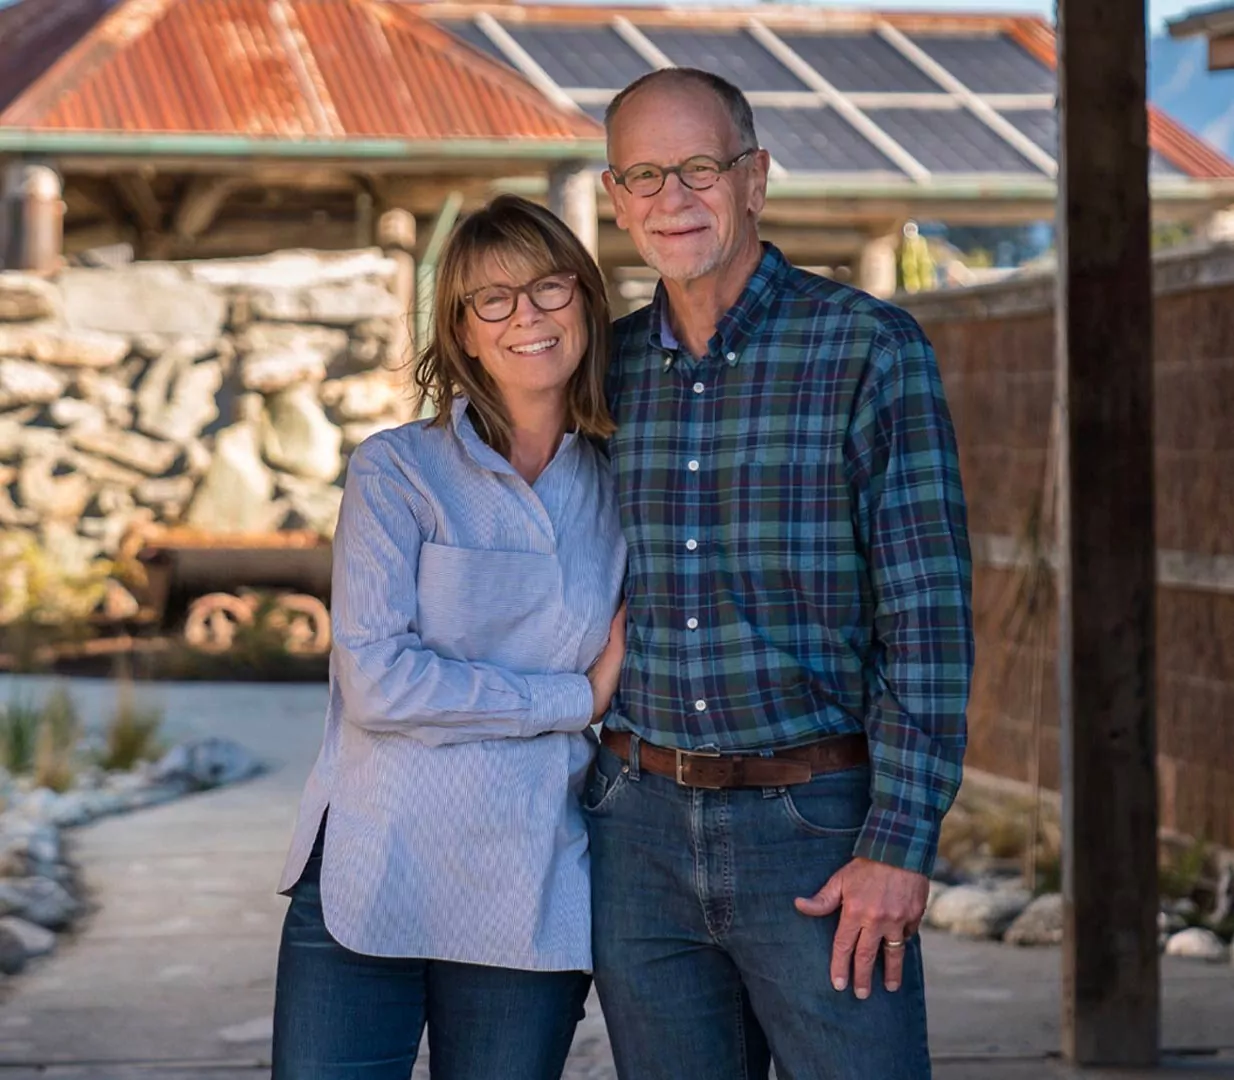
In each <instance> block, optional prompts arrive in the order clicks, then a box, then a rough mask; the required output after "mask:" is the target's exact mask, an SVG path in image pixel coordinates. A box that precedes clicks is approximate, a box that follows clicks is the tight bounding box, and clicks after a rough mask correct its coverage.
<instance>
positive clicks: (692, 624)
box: [686, 616, 698, 630]
mask: <svg viewBox="0 0 1234 1080" xmlns="http://www.w3.org/2000/svg"><path fill="white" fill-rule="evenodd" d="M686 628H687V629H688V630H697V629H698V620H697V619H696V618H694V617H693V616H691V617H690V618H688V619H686Z"/></svg>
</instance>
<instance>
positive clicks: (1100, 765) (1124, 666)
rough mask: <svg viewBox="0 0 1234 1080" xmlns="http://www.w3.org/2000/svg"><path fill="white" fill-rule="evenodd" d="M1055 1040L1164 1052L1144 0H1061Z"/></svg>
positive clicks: (1119, 1054) (1085, 1056)
mask: <svg viewBox="0 0 1234 1080" xmlns="http://www.w3.org/2000/svg"><path fill="white" fill-rule="evenodd" d="M1058 23H1059V27H1058V50H1059V63H1058V72H1059V94H1060V103H1059V108H1060V136H1059V144H1060V151H1061V153H1060V165H1061V169H1060V177H1059V210H1058V236H1059V245H1058V247H1059V274H1058V290H1059V292H1058V308H1057V318H1058V322H1057V327H1058V343H1059V349H1058V384H1057V387H1058V391H1059V393H1060V396H1061V399H1062V404H1061V414H1060V415H1061V416H1062V417H1063V420H1062V421H1061V423H1060V424H1059V425H1058V428H1059V430H1060V432H1061V447H1060V459H1059V460H1060V463H1061V467H1060V474H1061V475H1060V480H1061V484H1060V492H1059V494H1060V505H1059V519H1060V536H1059V550H1060V552H1062V554H1063V557H1062V559H1061V562H1062V566H1061V568H1060V573H1059V615H1060V625H1059V699H1060V700H1059V709H1060V722H1061V731H1062V786H1063V912H1064V935H1065V936H1064V942H1063V991H1064V993H1063V997H1064V1001H1063V1053H1064V1055H1065V1056H1066V1058H1067V1059H1068V1060H1070V1061H1072V1062H1074V1063H1077V1064H1080V1065H1108V1066H1150V1065H1152V1064H1154V1063H1155V1062H1156V1060H1157V1056H1158V1039H1159V1028H1160V1000H1159V999H1160V988H1159V983H1158V963H1159V961H1158V953H1157V903H1158V900H1157V778H1156V737H1155V707H1156V694H1155V689H1156V687H1155V673H1154V662H1155V644H1156V642H1155V611H1154V596H1155V581H1154V532H1153V416H1152V413H1153V366H1152V364H1153V353H1152V342H1153V332H1152V313H1153V303H1152V289H1151V281H1152V263H1151V257H1150V251H1149V217H1150V214H1149V196H1148V118H1147V112H1146V107H1145V29H1144V28H1145V10H1144V0H1059V4H1058Z"/></svg>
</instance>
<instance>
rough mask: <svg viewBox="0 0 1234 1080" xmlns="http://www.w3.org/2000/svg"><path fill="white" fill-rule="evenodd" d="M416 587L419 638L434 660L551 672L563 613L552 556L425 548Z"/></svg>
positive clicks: (557, 569)
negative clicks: (459, 661)
mask: <svg viewBox="0 0 1234 1080" xmlns="http://www.w3.org/2000/svg"><path fill="white" fill-rule="evenodd" d="M416 588H417V602H416V604H417V618H418V621H419V627H418V629H419V633H420V637H421V640H422V641H423V642H424V644H425V646H426V647H427V648H429V649H432V650H433V651H434V652H436V653H437V654H438V655H440V656H444V657H447V658H448V659H453V660H479V661H484V662H488V663H491V664H497V665H499V666H501V667H508V668H512V669H514V670H516V671H548V670H552V667H553V664H554V659H555V655H556V653H557V652H558V651H559V650H558V648H557V646H558V644H559V643H558V634H559V623H560V618H559V616H560V613H561V610H562V602H561V589H562V586H561V570H560V567H559V565H558V562H557V557H556V556H555V555H543V554H540V553H538V552H530V551H487V550H483V549H477V548H463V547H451V546H448V545H445V544H433V543H425V544H423V545H421V548H420V566H419V570H418V572H417V576H416Z"/></svg>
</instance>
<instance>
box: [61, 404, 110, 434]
mask: <svg viewBox="0 0 1234 1080" xmlns="http://www.w3.org/2000/svg"><path fill="white" fill-rule="evenodd" d="M48 415H49V416H50V417H51V421H52V423H53V424H56V425H58V426H59V427H82V428H103V427H106V426H107V413H106V412H104V411H103V407H102V406H101V405H95V404H94V403H93V402H92V401H82V400H81V399H80V398H71V397H62V398H60V399H59V400H58V401H53V402H52V403H51V408H50V409H48Z"/></svg>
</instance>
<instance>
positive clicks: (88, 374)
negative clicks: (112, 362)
mask: <svg viewBox="0 0 1234 1080" xmlns="http://www.w3.org/2000/svg"><path fill="white" fill-rule="evenodd" d="M77 392H78V393H79V394H81V396H82V397H84V398H85V399H86V400H87V401H92V402H95V403H97V404H99V405H101V406H103V408H104V409H116V408H119V409H125V410H128V409H131V408H132V406H133V397H134V395H133V391H132V389H131V388H130V387H128V386H125V385H124V383H122V382H119V381H118V380H117V379H114V378H112V377H111V376H109V375H103V374H100V373H99V372H97V371H80V372H78V373H77Z"/></svg>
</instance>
